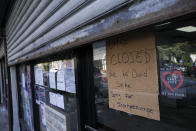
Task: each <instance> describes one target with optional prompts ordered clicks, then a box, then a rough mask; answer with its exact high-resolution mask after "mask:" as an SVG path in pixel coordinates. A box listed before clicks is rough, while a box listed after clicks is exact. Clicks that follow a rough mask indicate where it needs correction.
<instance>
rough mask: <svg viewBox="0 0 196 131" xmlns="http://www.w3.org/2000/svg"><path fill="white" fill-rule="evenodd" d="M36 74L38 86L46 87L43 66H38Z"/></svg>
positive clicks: (35, 68) (35, 69)
mask: <svg viewBox="0 0 196 131" xmlns="http://www.w3.org/2000/svg"><path fill="white" fill-rule="evenodd" d="M34 72H35V84H38V85H44V83H43V81H44V80H43V70H42V67H41V65H39V64H38V65H37V66H35V67H34Z"/></svg>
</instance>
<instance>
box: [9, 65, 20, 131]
mask: <svg viewBox="0 0 196 131" xmlns="http://www.w3.org/2000/svg"><path fill="white" fill-rule="evenodd" d="M10 77H11V89H12V106H13V109H14V110H13V131H20V125H19V112H18V95H17V92H18V91H17V82H16V80H17V79H16V67H10Z"/></svg>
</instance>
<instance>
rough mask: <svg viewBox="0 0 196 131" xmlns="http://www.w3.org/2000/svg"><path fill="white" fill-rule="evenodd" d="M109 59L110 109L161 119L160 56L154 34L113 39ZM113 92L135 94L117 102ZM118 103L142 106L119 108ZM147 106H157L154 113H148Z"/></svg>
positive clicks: (147, 33) (110, 43)
mask: <svg viewBox="0 0 196 131" xmlns="http://www.w3.org/2000/svg"><path fill="white" fill-rule="evenodd" d="M106 59H107V62H106V63H107V77H108V88H109V96H110V97H109V105H110V108H113V109H117V110H121V111H124V112H128V113H132V114H136V115H139V116H143V117H147V118H151V119H155V120H160V115H159V103H158V94H159V89H158V73H157V58H156V47H155V39H154V35H153V33H152V32H146V33H145V32H142V33H140V34H135V35H132V36H130V37H127V36H124V37H121V38H119V39H115V40H111V41H109V42H108V43H107V47H106ZM111 92H115V93H117V94H118V93H119V94H120V95H121V96H124V95H125V94H131V95H134V97H132V99H126V97H125V98H122V99H121V100H119V101H117V100H116V98H115V99H114V98H113V97H111ZM144 100H145V101H144ZM146 100H147V101H146ZM117 102H120V103H121V104H134V106H137V107H142V108H141V109H139V110H133V109H129V110H128V109H126V108H119V107H118V104H117ZM134 108H136V107H134ZM143 108H145V109H153V111H154V112H153V114H150V113H147V112H145V111H144V109H143Z"/></svg>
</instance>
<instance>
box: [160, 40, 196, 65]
mask: <svg viewBox="0 0 196 131" xmlns="http://www.w3.org/2000/svg"><path fill="white" fill-rule="evenodd" d="M158 49H159V56H160V59H161V60H165V57H167V58H168V60H169V61H170V62H171V61H172V57H175V58H176V60H177V62H178V63H179V61H180V60H183V61H184V63H188V62H193V61H192V59H191V58H190V54H191V53H196V44H190V43H188V42H184V43H177V44H173V45H163V46H159V47H158Z"/></svg>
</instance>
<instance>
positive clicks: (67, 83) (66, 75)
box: [51, 59, 76, 93]
mask: <svg viewBox="0 0 196 131" xmlns="http://www.w3.org/2000/svg"><path fill="white" fill-rule="evenodd" d="M63 64H64V65H62V66H61V69H58V71H57V89H58V90H62V91H66V92H69V93H76V87H75V71H74V60H73V59H70V60H66V61H64V62H63ZM53 77H54V76H53ZM53 83H54V82H53ZM51 87H52V86H51Z"/></svg>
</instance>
